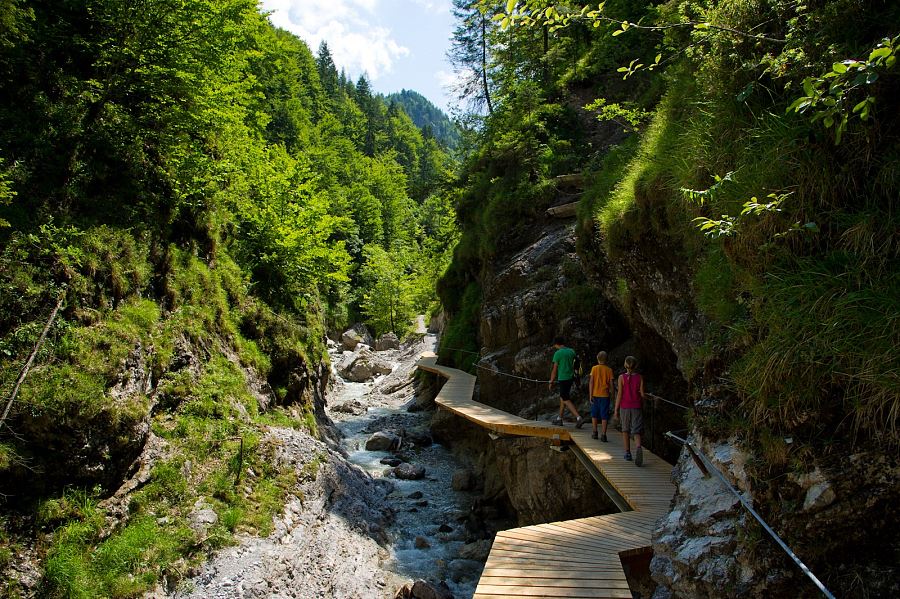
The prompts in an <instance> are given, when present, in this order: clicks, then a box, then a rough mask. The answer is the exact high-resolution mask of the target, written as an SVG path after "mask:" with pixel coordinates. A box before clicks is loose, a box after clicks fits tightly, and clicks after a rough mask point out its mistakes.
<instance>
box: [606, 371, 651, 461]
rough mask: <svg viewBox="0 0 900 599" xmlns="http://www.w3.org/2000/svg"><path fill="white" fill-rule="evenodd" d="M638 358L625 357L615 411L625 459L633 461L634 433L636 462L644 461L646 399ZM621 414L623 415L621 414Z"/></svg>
mask: <svg viewBox="0 0 900 599" xmlns="http://www.w3.org/2000/svg"><path fill="white" fill-rule="evenodd" d="M636 367H637V360H636V359H635V358H634V356H628V357H627V358H625V370H626V371H627V372H625V373H623V374H620V375H619V384H618V387H619V389H618V393H616V407H615V410H614V412H613V415H614V416H615V417H618V418H619V419H620V421H621V423H622V441H623V443H624V445H625V459H626V460H628V461H631V435H634V464H635V466H640V465H641V464H643V463H644V452H643V450H642V449H641V433H643V432H644V420H643V417H642V415H641V406H642V405H643V401H644V379H643V378H642V377H641V375H639V374H638V373H636V372H635V371H634V369H635V368H636ZM620 414H621V415H620Z"/></svg>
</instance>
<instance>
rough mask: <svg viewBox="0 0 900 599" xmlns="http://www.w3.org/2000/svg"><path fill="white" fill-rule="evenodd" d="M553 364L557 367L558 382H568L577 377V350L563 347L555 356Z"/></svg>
mask: <svg viewBox="0 0 900 599" xmlns="http://www.w3.org/2000/svg"><path fill="white" fill-rule="evenodd" d="M553 363H554V364H556V365H557V367H556V380H558V381H568V380H571V379H572V378H574V377H575V350H574V349H572V348H571V347H561V348H559V349H558V350H556V353H555V354H553Z"/></svg>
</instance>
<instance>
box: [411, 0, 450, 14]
mask: <svg viewBox="0 0 900 599" xmlns="http://www.w3.org/2000/svg"><path fill="white" fill-rule="evenodd" d="M413 2H414V3H415V4H418V5H419V6H421V7H423V8H424V9H425V10H427V11H428V12H431V13H434V14H440V13H445V12H450V2H449V0H440V1H439V0H413Z"/></svg>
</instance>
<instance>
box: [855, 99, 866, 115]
mask: <svg viewBox="0 0 900 599" xmlns="http://www.w3.org/2000/svg"><path fill="white" fill-rule="evenodd" d="M868 103H869V99H868V98H866V99H865V100H863V101H862V102H860V103H859V104H857V105H856V106H854V107H853V112H859V111H860V110H862V109H863V108H865V107H866V104H868Z"/></svg>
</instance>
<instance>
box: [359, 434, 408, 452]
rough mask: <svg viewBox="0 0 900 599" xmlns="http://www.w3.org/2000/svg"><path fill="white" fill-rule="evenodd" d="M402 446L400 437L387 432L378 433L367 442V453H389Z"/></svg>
mask: <svg viewBox="0 0 900 599" xmlns="http://www.w3.org/2000/svg"><path fill="white" fill-rule="evenodd" d="M398 445H400V437H398V436H397V435H395V434H393V433H389V432H387V431H378V432H377V433H375V434H374V435H372V436H371V437H369V440H368V441H366V451H387V450H389V449H392V448H394V447H396V446H398Z"/></svg>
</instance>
